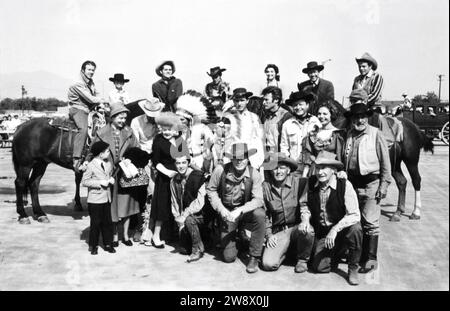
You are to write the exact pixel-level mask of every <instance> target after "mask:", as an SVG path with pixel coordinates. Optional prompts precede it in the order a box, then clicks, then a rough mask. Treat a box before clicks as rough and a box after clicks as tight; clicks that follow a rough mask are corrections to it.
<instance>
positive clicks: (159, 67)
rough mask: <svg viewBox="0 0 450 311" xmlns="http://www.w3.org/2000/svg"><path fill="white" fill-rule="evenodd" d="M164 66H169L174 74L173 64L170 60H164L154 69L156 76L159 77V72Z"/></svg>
mask: <svg viewBox="0 0 450 311" xmlns="http://www.w3.org/2000/svg"><path fill="white" fill-rule="evenodd" d="M164 65H169V66H171V67H172V73H175V63H174V62H173V61H171V60H166V61H164V62H162V63H161V65H159V66H158V67H156V69H155V72H156V74H157V75H158V76H160V77H161V73H160V71H161V70H162V68H163V67H164Z"/></svg>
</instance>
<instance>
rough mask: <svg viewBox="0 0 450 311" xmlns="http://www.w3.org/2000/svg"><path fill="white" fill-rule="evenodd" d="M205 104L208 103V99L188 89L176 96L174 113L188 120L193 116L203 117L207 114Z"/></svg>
mask: <svg viewBox="0 0 450 311" xmlns="http://www.w3.org/2000/svg"><path fill="white" fill-rule="evenodd" d="M207 104H209V102H208V99H207V98H206V97H204V96H203V95H202V94H201V93H199V92H197V91H194V90H188V91H186V92H185V93H184V94H183V95H181V96H180V97H178V100H177V111H176V114H177V115H180V116H183V117H185V118H187V119H189V120H192V119H193V118H194V117H198V118H199V119H205V118H206V116H207V112H206V105H207Z"/></svg>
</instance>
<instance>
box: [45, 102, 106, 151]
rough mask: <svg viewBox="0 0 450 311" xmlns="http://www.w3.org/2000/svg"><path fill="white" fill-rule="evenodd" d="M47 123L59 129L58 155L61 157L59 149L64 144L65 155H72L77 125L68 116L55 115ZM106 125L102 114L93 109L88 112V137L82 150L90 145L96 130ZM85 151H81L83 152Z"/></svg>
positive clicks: (60, 149)
mask: <svg viewBox="0 0 450 311" xmlns="http://www.w3.org/2000/svg"><path fill="white" fill-rule="evenodd" d="M48 124H49V125H50V126H52V127H54V128H56V129H57V130H58V131H60V136H59V141H58V157H61V151H62V149H63V145H64V151H65V153H66V154H65V156H70V157H71V156H72V152H73V138H74V135H75V134H76V133H78V131H79V130H78V127H77V126H76V124H75V122H74V121H73V120H71V119H69V118H65V117H56V118H51V119H49V122H48ZM104 125H106V121H105V118H104V117H103V118H102V115H100V114H99V113H97V112H95V111H93V112H90V113H89V116H88V129H87V130H88V137H89V139H87V140H86V144H85V146H84V150H87V149H88V148H89V145H90V141H92V139H93V137H94V136H95V134H96V132H97V130H98V129H99V128H101V127H103V126H104ZM84 153H85V152H83V154H84Z"/></svg>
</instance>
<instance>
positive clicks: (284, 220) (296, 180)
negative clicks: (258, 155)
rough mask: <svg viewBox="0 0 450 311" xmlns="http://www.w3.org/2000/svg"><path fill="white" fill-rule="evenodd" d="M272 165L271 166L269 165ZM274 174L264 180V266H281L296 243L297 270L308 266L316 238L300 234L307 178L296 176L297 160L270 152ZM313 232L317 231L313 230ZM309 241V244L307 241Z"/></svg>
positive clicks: (270, 163)
mask: <svg viewBox="0 0 450 311" xmlns="http://www.w3.org/2000/svg"><path fill="white" fill-rule="evenodd" d="M270 166H272V167H270ZM270 168H273V169H271V170H270V173H271V176H270V178H269V179H268V180H266V181H264V183H263V194H264V203H265V207H266V214H267V218H266V247H265V248H264V253H263V257H262V266H263V268H264V270H268V271H275V270H278V268H279V267H280V265H281V263H282V262H283V260H284V258H285V257H286V253H287V251H288V248H289V246H290V245H291V244H294V245H295V250H296V257H297V258H296V259H297V264H296V266H295V270H294V271H295V272H297V273H302V272H305V271H306V270H307V266H306V263H307V262H308V261H309V256H310V254H311V249H312V247H313V242H314V239H313V240H311V239H305V238H304V237H305V235H304V234H300V233H301V232H300V230H299V226H298V225H299V223H300V211H301V210H303V209H306V210H307V209H308V206H307V200H308V199H307V187H306V184H307V181H308V180H307V179H306V178H301V177H299V176H294V175H293V174H291V172H295V170H296V169H297V162H296V161H294V160H292V159H291V158H289V157H287V156H286V155H284V154H283V153H271V154H270V155H269V163H268V166H267V167H266V170H268V169H270ZM311 234H312V235H314V233H311ZM305 243H306V244H305Z"/></svg>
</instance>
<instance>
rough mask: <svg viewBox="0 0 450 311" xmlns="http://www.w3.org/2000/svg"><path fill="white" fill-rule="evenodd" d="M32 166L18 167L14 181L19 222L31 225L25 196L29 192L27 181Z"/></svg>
mask: <svg viewBox="0 0 450 311" xmlns="http://www.w3.org/2000/svg"><path fill="white" fill-rule="evenodd" d="M30 171H31V167H28V166H20V167H17V169H16V173H17V177H16V180H15V181H14V184H15V186H16V211H17V214H19V223H20V224H22V225H23V224H27V225H29V224H30V223H31V222H30V220H29V219H28V216H27V213H25V208H24V204H23V198H24V196H25V194H26V193H27V181H28V177H29V176H30Z"/></svg>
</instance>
